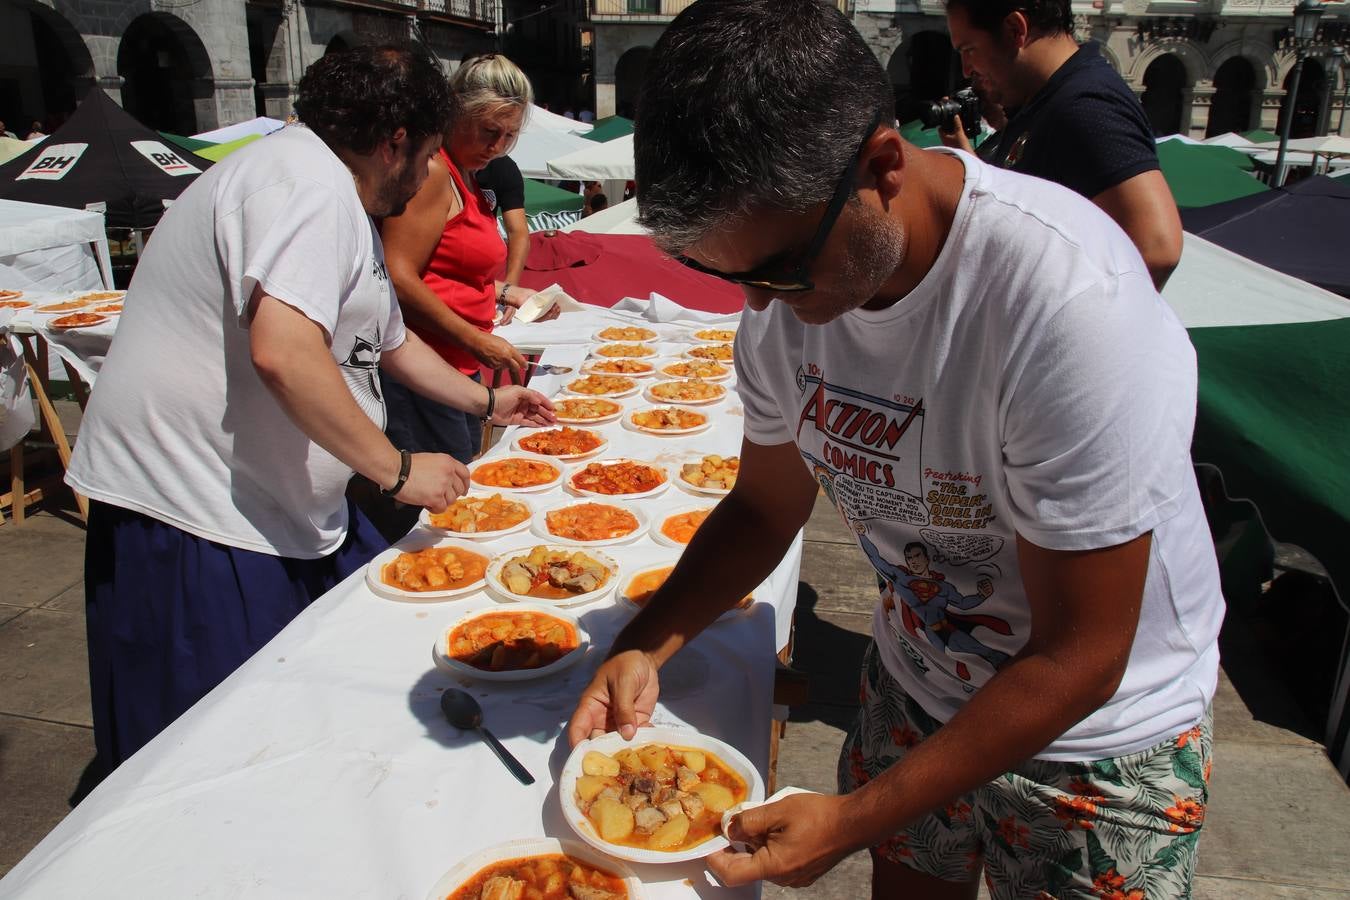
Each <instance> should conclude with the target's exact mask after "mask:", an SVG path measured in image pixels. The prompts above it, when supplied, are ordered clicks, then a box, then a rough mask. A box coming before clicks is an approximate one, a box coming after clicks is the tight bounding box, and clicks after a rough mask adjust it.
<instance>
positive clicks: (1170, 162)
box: [1158, 141, 1270, 207]
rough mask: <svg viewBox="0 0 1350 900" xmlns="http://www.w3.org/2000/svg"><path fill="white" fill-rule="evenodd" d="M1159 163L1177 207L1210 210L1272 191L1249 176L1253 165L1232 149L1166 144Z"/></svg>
mask: <svg viewBox="0 0 1350 900" xmlns="http://www.w3.org/2000/svg"><path fill="white" fill-rule="evenodd" d="M1158 163H1159V164H1160V165H1161V166H1162V173H1163V177H1164V178H1166V179H1167V186H1168V187H1169V188H1171V189H1172V197H1173V198H1174V199H1175V200H1176V202H1177V206H1181V207H1190V206H1209V205H1210V204H1211V203H1222V202H1223V201H1225V200H1236V199H1237V198H1238V197H1246V196H1248V195H1250V194H1259V193H1261V192H1262V191H1268V190H1270V188H1269V187H1267V186H1266V185H1265V184H1262V183H1261V182H1260V181H1257V180H1256V179H1255V178H1253V177H1252V176H1251V175H1249V174H1247V173H1248V172H1249V171H1250V170H1251V169H1252V161H1251V158H1250V157H1249V156H1247V154H1245V153H1239V152H1238V151H1236V150H1233V149H1231V148H1229V147H1214V146H1210V145H1198V144H1187V143H1184V142H1182V141H1163V142H1162V143H1161V144H1159V145H1158Z"/></svg>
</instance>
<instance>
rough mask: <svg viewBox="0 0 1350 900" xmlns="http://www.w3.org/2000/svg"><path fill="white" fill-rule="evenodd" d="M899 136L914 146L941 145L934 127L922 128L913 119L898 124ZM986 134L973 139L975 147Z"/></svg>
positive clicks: (918, 121) (981, 142)
mask: <svg viewBox="0 0 1350 900" xmlns="http://www.w3.org/2000/svg"><path fill="white" fill-rule="evenodd" d="M900 136H901V137H902V138H904V139H905V140H907V141H909V142H910V143H911V144H913V145H914V146H916V147H941V146H942V138H940V137H939V136H938V130H937V129H936V128H924V127H923V122H921V121H920V120H918V119H915V120H914V121H913V122H906V123H905V124H903V125H901V126H900ZM986 137H988V135H987V134H982V135H980V136H979V137H977V138H976V139H975V141H974V144H975V146H976V147H978V146H980V145H981V144H983V143H984V139H985V138H986Z"/></svg>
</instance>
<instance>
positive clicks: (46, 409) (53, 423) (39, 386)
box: [28, 354, 89, 522]
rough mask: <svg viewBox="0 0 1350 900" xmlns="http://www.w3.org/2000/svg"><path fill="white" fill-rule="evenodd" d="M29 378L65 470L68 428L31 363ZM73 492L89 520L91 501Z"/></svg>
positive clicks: (67, 453) (84, 515) (82, 515)
mask: <svg viewBox="0 0 1350 900" xmlns="http://www.w3.org/2000/svg"><path fill="white" fill-rule="evenodd" d="M42 355H45V354H39V357H41V356H42ZM28 379H29V380H30V381H31V382H32V383H33V394H34V396H36V397H37V401H38V410H39V412H41V414H42V421H43V424H44V425H46V427H47V431H48V432H49V433H50V435H51V439H52V443H53V444H55V445H56V455H57V456H59V457H60V458H61V471H62V472H64V471H66V469H68V468H69V467H70V443H69V442H68V441H67V440H66V430H65V429H64V428H62V427H61V418H60V417H59V416H58V415H57V414H56V407H55V406H53V405H52V401H51V398H50V397H48V396H47V391H46V389H45V388H44V387H43V382H42V381H40V380H38V377H37V373H36V372H34V371H33V366H32V365H31V364H29V366H28ZM72 493H74V494H75V505H76V506H78V507H79V509H80V518H82V519H84V520H85V521H86V522H87V521H89V501H88V500H87V499H86V498H85V497H84V495H83V494H80V493H79V492H78V491H72Z"/></svg>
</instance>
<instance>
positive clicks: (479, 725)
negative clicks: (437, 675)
mask: <svg viewBox="0 0 1350 900" xmlns="http://www.w3.org/2000/svg"><path fill="white" fill-rule="evenodd" d="M441 712H443V713H445V718H446V719H447V720H448V721H449V722H450V724H451V725H453V726H455V727H456V728H458V729H459V730H461V731H477V732H478V733H479V734H481V735H482V736H483V740H485V741H487V745H488V746H489V747H491V748H492V752H493V753H495V754H497V758H498V759H500V760H501V761H502V763H503V765H505V766H506V768H507V769H509V770H510V771H511V774H512V775H514V776H516V780H518V781H519V782H520V783H521V784H534V776H533V775H531V774H530V773H529V771H528V770H527V769H526V768H525V767H524V766H522V765H521V764H520V760H518V759H516V758H515V757H514V756H512V755H511V751H510V750H507V749H506V748H505V747H503V746H502V743H501V741H499V740H497V738H496V736H495V735H493V733H492V732H490V731H488V730H487V729H486V728H484V727H483V708H482V707H481V706H479V705H478V701H477V700H475V699H473V695H472V694H468V693H465V692H464V691H461V690H457V689H455V688H446V689H445V693H443V694H441Z"/></svg>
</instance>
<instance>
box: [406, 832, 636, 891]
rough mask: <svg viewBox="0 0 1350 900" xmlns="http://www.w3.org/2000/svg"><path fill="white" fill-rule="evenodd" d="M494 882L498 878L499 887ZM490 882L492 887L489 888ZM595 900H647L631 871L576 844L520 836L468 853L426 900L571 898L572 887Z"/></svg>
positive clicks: (552, 839)
mask: <svg viewBox="0 0 1350 900" xmlns="http://www.w3.org/2000/svg"><path fill="white" fill-rule="evenodd" d="M493 879H498V880H497V881H496V882H495V883H494V882H493ZM490 884H491V888H489V885H490ZM574 884H575V885H577V886H578V887H581V888H585V889H586V890H584V891H578V892H576V893H581V894H582V895H583V896H590V897H594V898H596V900H645V898H646V894H644V893H643V892H642V883H641V882H639V881H638V879H637V876H636V875H634V874H633V870H632V869H630V868H628V866H626V865H624V864H623V863H622V862H620V861H619V860H617V859H611V858H609V857H607V856H605V855H603V854H601V853H598V852H596V851H595V850H592V849H591V848H590V847H587V846H586V845H585V844H581V843H578V842H577V841H560V840H557V839H556V838H522V839H520V840H515V841H507V842H506V843H504V844H497V845H496V846H493V847H486V848H484V849H482V850H479V851H477V852H475V853H471V854H469V855H468V856H467V857H465V858H464V859H463V860H461V861H460V862H459V863H458V864H457V865H456V866H455V867H454V868H453V869H451V870H450V871H448V872H446V873H445V874H444V875H442V876H441V877H440V880H439V881H437V882H436V884H435V885H433V886H432V888H431V890H430V891H429V892H428V893H427V900H482V898H483V897H485V896H486V897H490V896H493V894H491V893H489V890H497V891H501V892H502V893H501V896H505V897H512V896H517V895H519V896H522V897H523V896H526V895H527V894H528V895H530V896H534V894H529V892H530V891H534V892H535V893H536V894H537V895H538V896H539V897H541V898H543V900H573V897H574V896H576V893H574V892H573V889H572V888H571V885H574Z"/></svg>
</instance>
